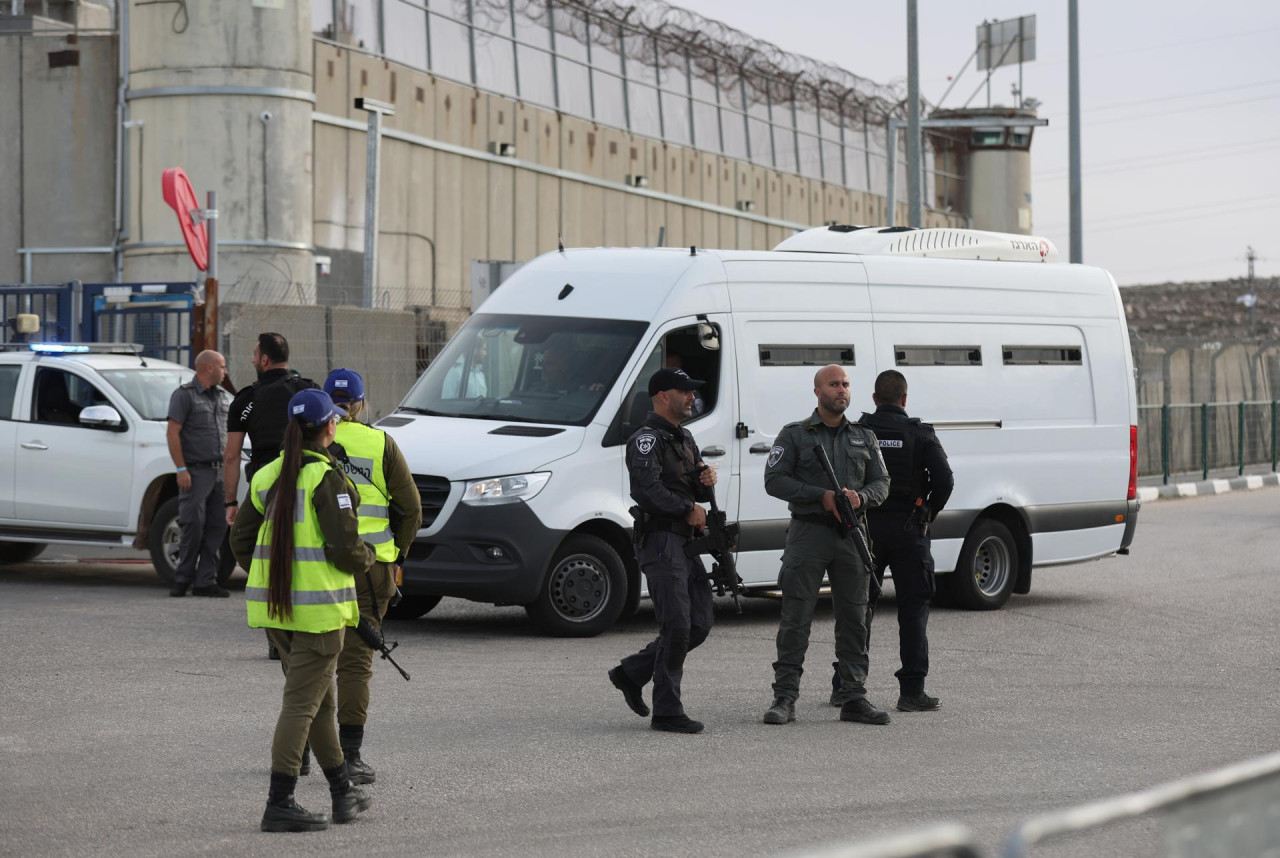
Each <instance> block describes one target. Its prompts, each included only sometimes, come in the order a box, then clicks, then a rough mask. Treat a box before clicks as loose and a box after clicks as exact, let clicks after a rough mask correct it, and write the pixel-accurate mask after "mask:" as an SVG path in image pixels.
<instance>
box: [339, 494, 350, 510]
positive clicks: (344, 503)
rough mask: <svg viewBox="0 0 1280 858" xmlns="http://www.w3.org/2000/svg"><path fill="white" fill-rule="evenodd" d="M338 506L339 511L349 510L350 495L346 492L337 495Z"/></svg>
mask: <svg viewBox="0 0 1280 858" xmlns="http://www.w3.org/2000/svg"><path fill="white" fill-rule="evenodd" d="M338 506H339V507H340V508H341V509H351V495H349V494H347V493H346V492H343V493H341V494H340V495H338Z"/></svg>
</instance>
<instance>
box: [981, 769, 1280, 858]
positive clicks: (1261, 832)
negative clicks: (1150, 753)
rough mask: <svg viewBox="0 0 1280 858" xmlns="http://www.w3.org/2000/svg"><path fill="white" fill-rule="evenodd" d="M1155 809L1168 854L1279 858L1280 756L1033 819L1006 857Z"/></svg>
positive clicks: (1015, 834)
mask: <svg viewBox="0 0 1280 858" xmlns="http://www.w3.org/2000/svg"><path fill="white" fill-rule="evenodd" d="M1157 811H1169V812H1170V813H1169V816H1170V818H1169V819H1168V820H1167V821H1166V825H1165V852H1166V854H1168V855H1171V856H1183V855H1187V856H1190V855H1251V856H1252V855H1259V856H1260V855H1274V854H1276V849H1277V846H1278V845H1280V754H1271V755H1269V756H1266V757H1259V758H1258V759H1255V760H1248V761H1246V762H1243V763H1237V764H1235V765H1233V766H1227V767H1226V768H1222V769H1218V770H1217V771H1213V772H1208V773H1206V774H1202V775H1195V776H1193V777H1189V778H1183V779H1182V780H1177V781H1172V782H1170V783H1167V784H1161V785H1160V786H1157V787H1153V788H1151V789H1148V790H1143V791H1141V792H1135V793H1130V794H1128V795H1122V796H1117V797H1115V798H1109V799H1104V800H1103V801H1097V802H1093V803H1091V804H1084V805H1080V806H1079V807H1073V808H1069V809H1067V810H1060V811H1055V812H1053V813H1046V814H1042V815H1040V816H1036V817H1032V818H1031V819H1029V820H1027V821H1026V822H1024V823H1023V824H1022V825H1020V826H1018V827H1017V828H1016V829H1015V830H1014V832H1013V834H1012V835H1010V837H1009V839H1008V841H1007V842H1006V844H1005V849H1004V856H1005V858H1024V856H1027V855H1029V854H1030V850H1031V847H1032V846H1034V845H1035V844H1037V843H1040V842H1042V841H1044V840H1047V839H1048V838H1050V837H1058V836H1061V835H1065V834H1078V833H1083V832H1087V831H1091V830H1094V829H1098V828H1102V827H1104V826H1109V825H1112V824H1114V823H1117V822H1121V821H1123V820H1128V819H1134V818H1136V817H1139V816H1147V815H1149V814H1152V813H1155V812H1157Z"/></svg>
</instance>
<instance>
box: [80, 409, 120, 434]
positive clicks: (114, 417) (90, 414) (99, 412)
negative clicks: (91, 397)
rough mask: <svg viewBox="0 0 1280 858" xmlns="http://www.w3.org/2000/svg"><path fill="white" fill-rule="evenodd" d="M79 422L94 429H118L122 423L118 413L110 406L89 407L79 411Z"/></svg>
mask: <svg viewBox="0 0 1280 858" xmlns="http://www.w3.org/2000/svg"><path fill="white" fill-rule="evenodd" d="M80 422H81V423H82V424H84V425H85V426H92V427H94V428H95V429H119V428H120V425H121V424H122V423H124V421H123V420H122V419H120V412H119V411H116V410H115V409H114V408H112V407H111V406H110V405H90V406H89V407H87V408H84V409H81V411H80Z"/></svg>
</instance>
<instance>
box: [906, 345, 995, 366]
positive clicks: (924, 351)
mask: <svg viewBox="0 0 1280 858" xmlns="http://www.w3.org/2000/svg"><path fill="white" fill-rule="evenodd" d="M893 362H894V365H895V366H982V346H894V347H893Z"/></svg>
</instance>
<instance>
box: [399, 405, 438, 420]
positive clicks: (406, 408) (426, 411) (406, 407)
mask: <svg viewBox="0 0 1280 858" xmlns="http://www.w3.org/2000/svg"><path fill="white" fill-rule="evenodd" d="M396 411H410V412H412V413H414V414H426V415H428V416H430V417H444V416H445V415H443V414H441V413H440V412H439V411H432V410H431V409H429V408H418V407H416V406H413V405H401V406H400V407H399V408H397V409H396Z"/></svg>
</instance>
